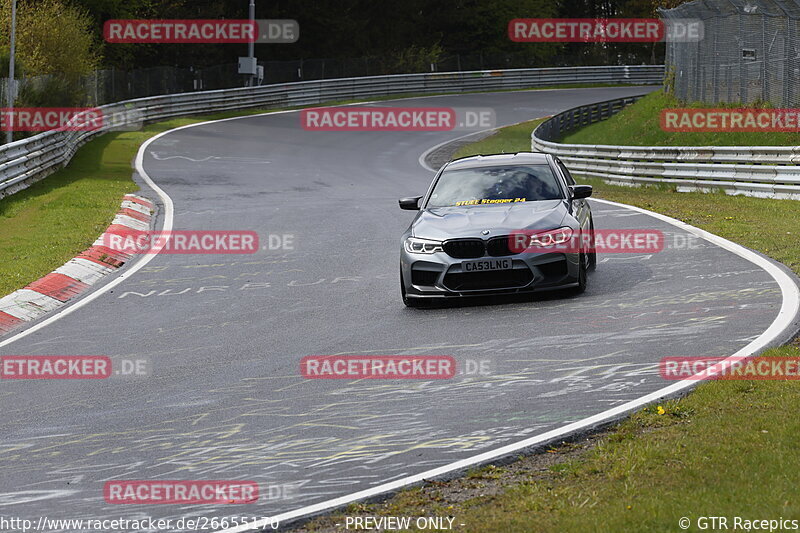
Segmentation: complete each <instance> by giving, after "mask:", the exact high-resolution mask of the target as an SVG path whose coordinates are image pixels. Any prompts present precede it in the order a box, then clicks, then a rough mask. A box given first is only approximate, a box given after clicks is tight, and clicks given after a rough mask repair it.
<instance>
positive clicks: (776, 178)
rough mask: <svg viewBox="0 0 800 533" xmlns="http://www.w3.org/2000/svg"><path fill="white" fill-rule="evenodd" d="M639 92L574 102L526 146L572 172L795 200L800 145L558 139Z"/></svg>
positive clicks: (613, 180)
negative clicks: (655, 143) (609, 142)
mask: <svg viewBox="0 0 800 533" xmlns="http://www.w3.org/2000/svg"><path fill="white" fill-rule="evenodd" d="M638 98H641V97H640V96H639V97H632V98H618V99H615V100H609V101H607V102H600V103H596V104H591V105H585V106H581V107H576V108H573V109H569V110H567V111H564V112H563V113H559V114H558V115H555V116H553V117H552V118H550V119H548V120H546V121H545V122H542V123H541V124H540V125H539V126H538V127H537V128H536V129H535V130H534V131H533V133H532V134H531V148H532V149H533V150H534V151H541V152H548V153H551V154H553V155H556V156H558V157H559V158H560V159H561V160H562V161H563V162H564V164H565V165H566V166H567V167H568V168H569V169H570V171H571V172H574V173H575V174H577V175H583V176H592V177H598V178H602V179H604V180H606V181H608V182H610V183H617V184H624V185H642V184H652V183H669V184H673V185H676V186H677V187H678V190H680V191H689V190H714V189H722V190H724V191H725V192H727V193H729V194H745V195H748V196H762V197H767V198H790V199H795V200H800V167H798V166H796V165H797V162H798V161H800V146H611V145H593V144H561V143H558V142H555V141H556V140H557V139H560V138H561V137H562V136H563V134H564V133H567V132H569V131H571V130H574V129H576V128H578V127H581V126H585V125H588V124H591V123H593V122H597V121H599V120H603V119H605V118H608V117H610V116H612V115H614V114H615V113H617V112H619V111H620V110H621V109H622V108H623V107H625V106H626V105H628V104H630V103H632V102H634V101H636V100H637V99H638Z"/></svg>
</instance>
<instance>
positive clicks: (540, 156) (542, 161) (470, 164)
mask: <svg viewBox="0 0 800 533" xmlns="http://www.w3.org/2000/svg"><path fill="white" fill-rule="evenodd" d="M546 164H547V154H544V153H542V152H517V153H516V154H492V155H474V156H470V157H462V158H461V159H456V160H455V161H451V162H450V163H449V164H448V165H447V170H458V169H462V168H475V167H493V166H498V165H546Z"/></svg>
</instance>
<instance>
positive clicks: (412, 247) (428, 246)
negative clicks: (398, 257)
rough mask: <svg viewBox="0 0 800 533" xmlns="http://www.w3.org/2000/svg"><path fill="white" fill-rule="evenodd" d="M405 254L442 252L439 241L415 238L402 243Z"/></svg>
mask: <svg viewBox="0 0 800 533" xmlns="http://www.w3.org/2000/svg"><path fill="white" fill-rule="evenodd" d="M404 246H405V249H406V252H408V253H410V254H432V253H435V252H441V251H442V242H441V241H432V240H430V239H418V238H416V237H409V238H407V239H406V242H405V243H404Z"/></svg>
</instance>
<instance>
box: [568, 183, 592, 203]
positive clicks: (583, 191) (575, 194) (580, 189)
mask: <svg viewBox="0 0 800 533" xmlns="http://www.w3.org/2000/svg"><path fill="white" fill-rule="evenodd" d="M569 193H570V196H572V199H573V200H580V199H581V198H589V197H590V196H591V195H592V186H591V185H570V186H569Z"/></svg>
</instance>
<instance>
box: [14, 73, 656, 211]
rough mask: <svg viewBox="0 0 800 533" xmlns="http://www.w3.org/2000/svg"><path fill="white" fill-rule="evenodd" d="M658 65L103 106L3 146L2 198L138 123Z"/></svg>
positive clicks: (634, 76) (307, 87)
mask: <svg viewBox="0 0 800 533" xmlns="http://www.w3.org/2000/svg"><path fill="white" fill-rule="evenodd" d="M663 77H664V67H663V65H639V66H613V67H561V68H536V69H514V70H484V71H472V72H441V73H439V72H434V73H429V74H400V75H392V76H373V77H366V78H342V79H331V80H319V81H307V82H297V83H287V84H279V85H265V86H260V87H248V88H237V89H223V90H218V91H204V92H193V93H184V94H171V95H165V96H153V97H149V98H138V99H135V100H126V101H124V102H118V103H114V104H109V105H104V106H101V107H100V108H99V109H101V110H102V111H103V114H104V115H105V116H106V117H109V118H110V121H109V122H110V124H112V125H113V126H108V125H106V126H104V127H102V128H100V129H98V130H95V131H50V132H45V133H41V134H39V135H36V136H34V137H30V138H28V139H24V140H21V141H16V142H13V143H10V144H7V145H4V146H2V147H0V198H2V197H4V196H8V195H10V194H13V193H15V192H17V191H19V190H21V189H24V188H25V187H27V186H29V185H30V184H31V183H34V182H36V181H38V180H40V179H42V178H44V177H46V176H47V175H48V174H51V173H52V172H55V171H56V170H58V169H59V168H61V167H63V166H64V165H66V164H67V163H68V162H69V161H70V159H71V158H72V156H73V155H74V154H75V151H76V150H77V149H78V148H79V147H80V146H81V145H83V144H84V143H86V142H87V141H88V140H90V139H91V138H92V137H94V136H96V135H98V134H101V133H104V132H106V131H110V130H113V129H120V128H125V127H130V126H131V125H135V124H137V123H139V122H152V121H155V120H161V119H166V118H170V117H177V116H182V115H194V114H200V113H212V112H219V111H227V110H236V109H247V108H264V109H270V108H278V107H290V106H302V105H312V104H321V103H324V102H331V101H336V100H350V99H359V98H369V97H376V96H388V95H397V94H432V93H462V92H469V91H486V90H502V89H526V88H535V87H547V86H552V85H561V84H571V83H593V84H597V83H615V84H631V85H654V84H661V82H662V80H663Z"/></svg>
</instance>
